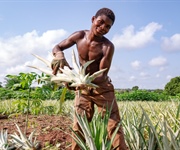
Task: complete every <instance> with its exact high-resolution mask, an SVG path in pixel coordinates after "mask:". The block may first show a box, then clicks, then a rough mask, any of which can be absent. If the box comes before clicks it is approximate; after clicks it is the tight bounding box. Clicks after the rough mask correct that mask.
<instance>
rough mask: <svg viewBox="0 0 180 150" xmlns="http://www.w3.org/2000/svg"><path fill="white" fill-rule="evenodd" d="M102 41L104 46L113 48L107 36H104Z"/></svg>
mask: <svg viewBox="0 0 180 150" xmlns="http://www.w3.org/2000/svg"><path fill="white" fill-rule="evenodd" d="M104 41H105V42H104V43H105V44H106V46H108V47H112V48H114V44H113V43H112V42H111V41H110V40H109V39H108V38H106V37H104Z"/></svg>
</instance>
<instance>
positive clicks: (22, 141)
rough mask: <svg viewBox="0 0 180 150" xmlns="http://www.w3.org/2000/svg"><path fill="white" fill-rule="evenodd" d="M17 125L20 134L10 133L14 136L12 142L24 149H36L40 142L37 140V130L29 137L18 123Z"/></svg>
mask: <svg viewBox="0 0 180 150" xmlns="http://www.w3.org/2000/svg"><path fill="white" fill-rule="evenodd" d="M15 125H16V127H17V130H18V132H19V135H20V136H19V135H18V134H17V133H14V134H11V135H10V136H11V137H12V142H13V143H15V146H16V147H18V148H22V149H24V150H36V149H37V148H38V147H39V142H37V141H36V138H34V133H35V131H33V132H31V134H30V135H29V137H28V138H27V137H26V135H24V134H23V132H22V131H21V129H20V128H19V126H18V125H17V124H15Z"/></svg>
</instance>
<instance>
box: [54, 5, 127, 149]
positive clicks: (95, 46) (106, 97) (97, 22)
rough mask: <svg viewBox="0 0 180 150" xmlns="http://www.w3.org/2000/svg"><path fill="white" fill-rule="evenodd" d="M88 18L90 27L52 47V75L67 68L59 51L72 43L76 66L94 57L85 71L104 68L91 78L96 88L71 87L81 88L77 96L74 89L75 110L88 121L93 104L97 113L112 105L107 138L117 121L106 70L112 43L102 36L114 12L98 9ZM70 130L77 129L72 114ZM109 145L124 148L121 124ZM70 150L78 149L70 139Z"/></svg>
mask: <svg viewBox="0 0 180 150" xmlns="http://www.w3.org/2000/svg"><path fill="white" fill-rule="evenodd" d="M91 21H92V25H91V28H90V30H81V31H77V32H74V33H73V34H71V35H70V36H69V37H68V38H67V39H65V40H63V41H62V42H60V43H59V44H57V45H56V46H55V47H54V48H53V55H54V56H55V59H53V61H52V69H53V74H56V73H57V71H58V70H59V67H60V68H63V67H64V66H68V67H69V68H71V67H70V66H69V64H68V62H67V61H66V59H65V57H64V54H63V50H65V49H67V48H69V47H71V46H73V45H74V44H76V46H77V51H78V57H79V63H80V65H83V64H85V63H86V62H87V61H90V60H95V61H94V62H92V63H91V64H90V65H89V66H88V67H87V68H86V74H93V73H95V72H97V71H99V70H101V69H105V68H107V69H106V71H104V72H103V73H102V74H101V75H99V76H98V77H97V78H96V79H94V80H93V81H92V82H93V84H96V85H97V86H98V88H96V89H94V88H90V87H87V88H86V87H83V86H79V87H76V88H74V89H73V90H81V94H80V95H79V94H78V92H77V91H76V92H75V93H76V97H75V103H74V107H75V110H76V112H77V113H78V114H80V115H82V114H83V113H84V111H85V112H86V116H87V118H88V120H89V121H91V119H92V117H93V114H94V105H96V106H97V108H98V111H99V112H103V113H105V111H106V110H107V108H108V109H110V108H111V107H112V110H111V115H110V119H109V122H108V129H107V130H108V135H109V137H110V138H111V136H112V134H113V132H114V130H115V129H116V127H117V125H118V123H119V122H120V121H121V120H120V115H119V110H118V105H117V102H116V100H115V94H114V87H113V85H112V83H111V81H110V79H109V77H108V71H109V69H110V66H111V62H112V57H113V54H114V45H113V44H112V42H110V41H109V40H108V39H107V38H106V37H105V36H104V35H105V34H106V33H108V32H109V30H110V28H111V27H112V25H113V23H114V21H115V15H114V13H113V11H112V10H110V9H108V8H102V9H100V10H98V11H97V13H96V14H95V16H93V17H92V20H91ZM71 89H72V88H71ZM73 129H74V131H76V132H77V133H80V131H81V129H80V127H79V125H78V122H77V118H76V117H75V118H74V123H73ZM113 147H117V148H116V150H127V146H126V144H125V140H124V134H123V129H122V126H121V127H120V128H119V130H118V132H117V134H116V136H115V139H114V142H113ZM72 150H80V148H79V147H78V145H77V143H76V142H75V141H74V140H73V141H72Z"/></svg>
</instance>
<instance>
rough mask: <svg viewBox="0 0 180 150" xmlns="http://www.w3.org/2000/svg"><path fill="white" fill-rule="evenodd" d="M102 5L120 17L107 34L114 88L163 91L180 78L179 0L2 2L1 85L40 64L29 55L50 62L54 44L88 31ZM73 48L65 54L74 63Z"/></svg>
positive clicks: (23, 0) (0, 38)
mask: <svg viewBox="0 0 180 150" xmlns="http://www.w3.org/2000/svg"><path fill="white" fill-rule="evenodd" d="M102 7H109V8H110V9H112V10H113V11H114V13H115V14H116V21H115V24H114V25H113V27H112V28H111V30H110V32H109V33H108V34H107V35H106V37H107V38H109V39H110V40H111V41H112V42H113V43H114V45H115V53H114V57H113V62H112V66H111V69H110V71H109V76H110V77H111V79H112V81H113V84H114V86H115V88H132V87H133V86H139V88H141V89H163V88H164V86H165V84H166V83H167V82H169V81H170V79H171V78H173V77H176V76H179V75H180V66H179V59H180V28H179V27H180V19H179V14H180V9H179V8H180V0H114V1H113V0H92V1H90V0H76V1H75V0H63V1H62V0H51V1H50V0H46V1H45V0H11V1H10V0H0V68H1V69H0V82H4V77H5V76H6V75H7V74H18V73H19V72H31V71H35V70H33V69H30V68H28V67H26V66H27V65H30V64H31V65H36V66H38V65H42V64H41V63H40V62H39V61H38V60H36V59H34V57H33V56H32V55H31V53H34V54H38V55H40V56H42V57H44V58H47V59H49V60H50V59H51V56H50V54H49V52H51V50H52V48H53V46H54V45H55V44H57V43H58V42H60V41H61V40H63V39H64V38H66V37H68V36H69V35H70V34H71V33H73V32H75V31H77V30H82V29H89V28H90V26H91V18H92V16H93V15H94V14H95V13H96V11H97V10H98V9H100V8H102ZM73 48H74V49H75V47H73ZM73 48H70V49H68V50H66V51H65V56H66V58H67V60H68V61H69V63H70V64H71V51H72V49H73Z"/></svg>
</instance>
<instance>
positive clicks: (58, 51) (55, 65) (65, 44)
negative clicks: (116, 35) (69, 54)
mask: <svg viewBox="0 0 180 150" xmlns="http://www.w3.org/2000/svg"><path fill="white" fill-rule="evenodd" d="M80 35H81V32H80V31H79V32H75V33H73V34H71V35H70V36H69V37H68V38H67V39H65V40H63V41H62V42H60V43H59V44H57V45H56V46H55V47H54V48H53V50H52V53H53V55H54V56H55V58H54V59H53V60H52V62H51V68H52V70H53V74H54V75H56V74H57V72H58V70H59V67H60V68H64V66H68V67H69V68H70V69H71V67H70V66H69V64H68V62H67V61H66V59H65V57H64V53H63V50H65V49H67V48H69V47H71V46H73V45H74V44H76V41H77V40H78V38H80Z"/></svg>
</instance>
